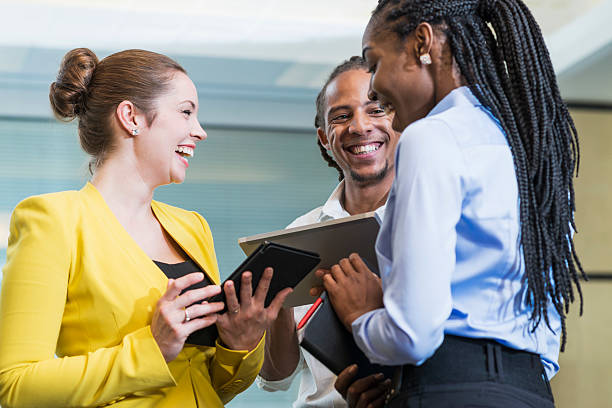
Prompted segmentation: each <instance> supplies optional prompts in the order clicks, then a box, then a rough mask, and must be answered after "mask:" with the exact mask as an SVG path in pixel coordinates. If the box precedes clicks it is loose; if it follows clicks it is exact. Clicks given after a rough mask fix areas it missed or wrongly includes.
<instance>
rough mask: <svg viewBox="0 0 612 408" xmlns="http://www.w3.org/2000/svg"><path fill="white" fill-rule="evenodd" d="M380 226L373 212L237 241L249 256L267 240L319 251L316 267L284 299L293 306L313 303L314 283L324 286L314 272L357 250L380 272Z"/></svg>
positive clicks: (286, 303)
mask: <svg viewBox="0 0 612 408" xmlns="http://www.w3.org/2000/svg"><path fill="white" fill-rule="evenodd" d="M379 229H380V218H379V217H378V216H377V215H376V212H374V211H372V212H367V213H363V214H358V215H353V216H350V217H345V218H340V219H337V220H330V221H325V222H320V223H316V224H309V225H304V226H300V227H295V228H287V229H283V230H279V231H273V232H268V233H265V234H258V235H253V236H250V237H244V238H240V239H238V244H239V245H240V248H242V250H243V251H244V253H245V254H247V255H249V254H251V253H252V252H253V251H254V250H255V249H256V248H257V247H258V246H259V245H261V243H262V242H266V241H269V242H274V243H277V244H281V245H289V246H291V247H294V248H300V249H303V250H306V251H311V252H315V253H317V254H319V256H320V257H321V262H320V263H319V264H318V265H315V266H314V267H313V269H312V271H310V273H309V274H308V275H307V276H306V277H305V278H304V279H303V280H302V281H301V282H300V283H299V284H298V285H297V286H296V287H295V289H294V291H293V293H291V294H290V295H289V297H288V298H287V299H286V300H285V306H286V307H293V306H300V305H307V304H310V303H312V302H314V300H315V298H314V297H312V296H310V294H309V291H310V288H311V287H312V286H315V285H321V280H320V279H318V278H317V277H316V276H315V274H314V271H315V270H316V269H317V268H330V267H331V266H332V265H335V264H337V263H338V261H339V260H340V259H342V258H346V257H348V256H349V255H350V254H351V253H353V252H356V253H358V254H359V255H360V256H361V257H362V258H363V259H364V261H365V262H366V263H367V264H368V265H370V266H371V269H372V271H373V272H375V273H378V261H377V259H376V250H375V249H374V245H375V243H376V237H377V235H378V230H379Z"/></svg>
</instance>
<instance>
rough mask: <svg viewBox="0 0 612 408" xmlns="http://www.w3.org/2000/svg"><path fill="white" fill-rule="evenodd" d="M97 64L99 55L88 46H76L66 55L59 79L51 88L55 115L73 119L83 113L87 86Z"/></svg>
mask: <svg viewBox="0 0 612 408" xmlns="http://www.w3.org/2000/svg"><path fill="white" fill-rule="evenodd" d="M97 65H98V57H96V54H94V52H93V51H91V50H90V49H88V48H75V49H74V50H72V51H69V52H68V53H67V54H66V55H65V56H64V59H63V60H62V63H61V65H60V69H59V72H58V74H57V79H56V80H55V82H53V83H52V84H51V87H50V89H49V101H50V102H51V109H53V113H54V114H55V116H57V117H58V118H59V119H63V120H71V119H74V118H75V117H77V116H79V115H80V114H81V113H83V111H84V110H85V97H86V95H87V87H88V86H89V82H90V81H91V77H92V76H93V72H94V70H95V69H96V66H97Z"/></svg>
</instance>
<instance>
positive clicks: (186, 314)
mask: <svg viewBox="0 0 612 408" xmlns="http://www.w3.org/2000/svg"><path fill="white" fill-rule="evenodd" d="M190 320H191V317H189V312H188V311H187V309H185V320H183V323H187V322H188V321H190Z"/></svg>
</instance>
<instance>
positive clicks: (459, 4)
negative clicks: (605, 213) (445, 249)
mask: <svg viewBox="0 0 612 408" xmlns="http://www.w3.org/2000/svg"><path fill="white" fill-rule="evenodd" d="M372 20H373V24H374V27H375V30H382V29H384V30H388V31H390V32H394V33H395V34H397V36H398V37H399V39H400V41H402V42H403V41H404V40H405V39H406V37H407V36H408V35H409V34H410V33H411V32H412V31H413V30H414V29H415V28H416V27H417V25H418V24H419V23H421V22H427V23H429V24H431V25H432V26H434V27H436V29H440V30H441V31H442V32H443V33H444V35H445V36H446V37H447V39H448V40H449V42H450V48H451V53H452V55H453V57H454V58H455V61H456V62H457V66H458V67H459V70H460V72H461V75H462V76H463V78H464V79H465V81H466V83H467V85H468V86H469V88H470V89H471V91H472V92H473V94H474V95H475V96H476V97H477V98H478V100H479V101H480V102H481V103H482V104H483V105H484V106H486V107H487V108H488V109H489V110H490V111H491V112H492V113H493V115H495V117H496V118H497V119H498V120H499V121H500V122H501V125H502V127H503V129H504V131H505V134H506V138H507V140H508V144H509V145H510V149H511V152H512V156H513V160H514V167H515V171H516V177H517V181H518V189H519V197H520V220H521V244H522V246H523V252H524V257H525V270H526V280H527V294H526V298H525V303H526V305H527V307H530V308H532V312H531V316H530V321H531V328H532V330H535V328H536V327H537V326H538V325H539V324H540V323H541V321H542V319H544V321H545V322H546V324H547V325H548V326H549V327H550V323H549V319H548V307H547V304H548V301H549V299H550V300H552V304H553V305H554V307H555V309H556V310H557V312H558V313H559V315H560V318H561V327H562V340H561V350H562V351H563V350H564V349H565V344H566V339H567V328H566V314H567V313H568V312H569V304H570V303H572V302H573V301H574V300H575V299H574V288H573V285H575V286H576V289H577V291H578V295H579V297H580V314H582V300H583V299H582V290H581V288H580V282H579V273H578V272H580V274H581V276H582V277H583V278H585V279H587V276H586V274H585V273H584V270H583V269H582V266H581V265H580V261H579V259H578V256H577V254H576V251H575V247H574V243H573V239H572V229H573V230H576V227H575V224H574V210H575V203H574V188H573V182H572V177H573V175H574V169H575V170H576V174H577V171H578V164H579V149H578V136H577V132H576V128H575V126H574V122H573V120H572V118H571V116H570V114H569V112H568V110H567V107H566V105H565V104H564V103H563V101H562V99H561V96H560V93H559V88H558V86H557V81H556V78H555V73H554V71H553V67H552V63H551V61H550V56H549V54H548V50H547V48H546V45H545V44H544V39H543V38H542V33H541V31H540V28H539V26H538V24H537V23H536V21H535V20H534V18H533V16H532V15H531V12H530V11H529V9H528V8H527V6H526V5H525V4H524V3H523V2H522V1H521V0H379V3H378V6H377V7H376V9H375V10H374V12H373V15H372ZM383 21H384V23H382V22H383ZM371 24H372V22H371ZM489 24H490V25H489Z"/></svg>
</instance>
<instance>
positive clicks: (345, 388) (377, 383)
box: [334, 364, 391, 408]
mask: <svg viewBox="0 0 612 408" xmlns="http://www.w3.org/2000/svg"><path fill="white" fill-rule="evenodd" d="M355 375H357V365H355V364H353V365H351V366H348V367H347V368H345V369H344V370H343V371H342V372H341V373H340V374H339V375H338V378H337V379H336V383H335V384H334V386H335V387H336V390H338V392H339V393H340V395H342V397H343V398H344V399H345V400H346V402H347V403H348V406H349V407H350V408H378V407H382V406H383V405H384V404H385V395H386V394H387V392H388V391H389V388H390V387H391V380H390V379H388V378H387V379H385V377H384V375H382V374H380V373H379V374H373V375H370V376H367V377H364V378H360V379H359V380H357V381H353V379H354V378H355Z"/></svg>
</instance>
